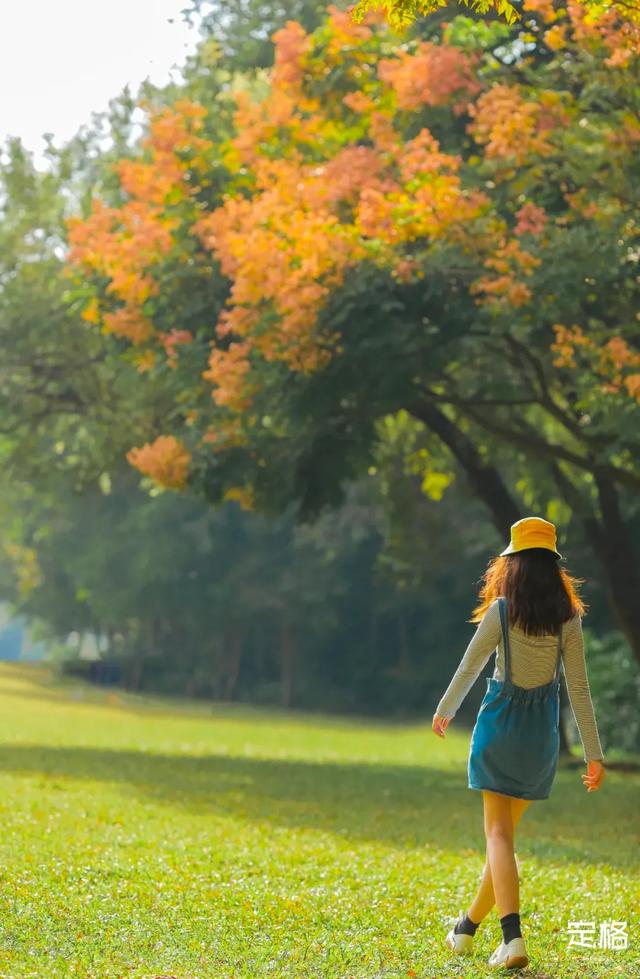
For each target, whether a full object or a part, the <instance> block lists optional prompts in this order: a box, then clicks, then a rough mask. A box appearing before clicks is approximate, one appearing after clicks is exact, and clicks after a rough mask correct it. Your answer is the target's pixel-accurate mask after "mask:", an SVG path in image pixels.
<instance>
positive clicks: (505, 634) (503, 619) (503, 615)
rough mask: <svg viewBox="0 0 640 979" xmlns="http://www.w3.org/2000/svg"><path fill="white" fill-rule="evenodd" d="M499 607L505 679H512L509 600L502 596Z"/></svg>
mask: <svg viewBox="0 0 640 979" xmlns="http://www.w3.org/2000/svg"><path fill="white" fill-rule="evenodd" d="M498 607H499V609H500V624H501V626H502V645H503V647H504V678H505V680H507V679H509V680H510V679H511V669H510V662H509V661H510V659H511V650H510V649H509V624H508V617H507V600H506V598H502V597H500V598H499V599H498Z"/></svg>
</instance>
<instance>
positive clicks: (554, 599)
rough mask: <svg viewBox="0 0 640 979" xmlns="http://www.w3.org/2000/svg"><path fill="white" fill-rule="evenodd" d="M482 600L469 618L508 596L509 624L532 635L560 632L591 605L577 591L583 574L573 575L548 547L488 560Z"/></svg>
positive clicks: (477, 619)
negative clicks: (562, 565)
mask: <svg viewBox="0 0 640 979" xmlns="http://www.w3.org/2000/svg"><path fill="white" fill-rule="evenodd" d="M481 580H482V586H481V588H480V594H479V600H478V604H477V605H476V607H475V609H474V610H473V615H472V616H471V618H470V619H469V620H468V621H469V622H480V620H481V619H482V617H483V616H484V614H485V612H486V611H487V608H488V607H489V605H490V604H491V602H493V600H494V599H496V598H498V596H500V595H504V597H505V598H506V599H507V608H508V616H509V625H512V626H513V625H519V626H520V628H521V629H522V631H523V632H525V633H526V634H528V635H531V636H543V635H547V634H548V633H553V634H555V635H557V633H558V631H559V629H560V626H561V625H562V623H563V622H567V621H568V620H569V619H570V618H572V617H573V616H574V615H575V614H576V612H579V613H580V615H584V612H585V608H587V607H588V606H586V605H585V603H584V602H583V601H582V599H581V598H580V596H579V595H578V586H579V585H580V584H582V583H583V582H584V578H574V576H573V575H572V574H570V573H569V572H568V571H567V570H566V569H565V568H562V567H560V564H559V559H558V558H557V557H555V555H554V554H553V552H552V551H549V550H547V549H546V548H545V547H528V548H526V549H525V550H523V551H516V552H515V553H514V554H504V555H499V556H498V557H494V558H492V559H491V560H490V561H489V564H488V565H487V569H486V571H485V572H484V574H483V576H482V579H481Z"/></svg>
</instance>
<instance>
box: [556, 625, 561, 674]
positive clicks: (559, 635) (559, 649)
mask: <svg viewBox="0 0 640 979" xmlns="http://www.w3.org/2000/svg"><path fill="white" fill-rule="evenodd" d="M561 658H562V622H561V623H560V628H559V629H558V655H557V657H556V671H555V673H554V680H557V679H558V677H559V676H560V660H561Z"/></svg>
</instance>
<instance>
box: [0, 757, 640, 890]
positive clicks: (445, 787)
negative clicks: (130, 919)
mask: <svg viewBox="0 0 640 979" xmlns="http://www.w3.org/2000/svg"><path fill="white" fill-rule="evenodd" d="M0 770H3V771H4V772H9V773H15V774H20V775H28V776H38V777H44V778H45V779H46V780H48V781H49V785H47V784H45V785H43V786H42V791H43V793H46V792H47V791H51V792H56V791H57V790H58V789H59V788H60V785H56V781H57V780H61V779H67V778H70V779H74V780H78V779H80V780H82V779H86V780H91V781H96V780H97V781H102V782H105V783H111V784H116V785H120V786H122V787H123V789H124V791H125V792H126V793H127V794H130V793H131V792H132V791H134V792H135V793H137V794H138V796H139V797H141V798H143V799H146V800H149V801H153V802H155V803H160V804H167V805H171V806H173V807H176V808H177V809H181V810H188V811H190V812H196V813H200V814H202V813H207V812H209V813H211V814H217V815H221V816H225V817H230V818H237V819H240V820H252V821H261V822H262V821H264V822H267V823H271V824H273V826H278V827H287V828H294V829H311V830H320V831H325V832H329V833H333V834H336V835H339V836H342V837H344V838H346V839H353V840H364V841H378V842H381V843H383V844H385V845H388V846H391V847H395V848H398V849H404V848H415V847H420V846H433V847H435V848H437V849H450V850H452V851H454V852H455V851H457V852H459V851H461V850H464V849H475V850H477V852H478V856H479V857H481V858H482V859H484V848H485V841H484V834H483V828H482V796H481V793H480V792H477V791H473V790H470V789H468V788H467V781H466V771H464V770H462V769H461V770H460V771H457V772H452V771H446V770H442V769H437V768H433V767H429V765H428V764H425V766H424V767H418V766H411V765H389V764H385V763H375V764H365V763H353V762H352V763H344V764H342V763H336V762H334V761H331V762H326V761H319V762H316V763H314V762H306V761H301V760H297V759H282V760H280V759H270V758H255V757H247V756H241V755H236V756H232V755H221V756H215V755H205V756H201V757H193V756H189V755H179V754H177V755H167V754H152V753H148V752H142V751H141V752H137V751H117V750H104V749H100V748H90V747H87V748H85V747H54V746H46V745H22V744H15V743H14V744H6V745H4V746H2V747H0ZM579 778H580V777H579V774H578V773H574V772H564V771H559V772H558V775H557V776H556V782H555V783H554V787H553V790H552V794H551V797H550V798H549V799H547V800H544V801H538V802H535V803H534V804H533V805H532V806H531V807H530V808H529V810H527V812H526V814H525V816H524V817H523V820H522V823H521V824H520V826H519V827H518V835H517V842H516V846H517V848H518V852H520V853H522V854H525V853H527V852H528V853H530V854H531V855H533V856H535V857H537V858H540V859H554V860H557V861H566V860H571V861H575V862H580V863H588V864H591V865H594V864H599V863H601V864H606V865H609V866H612V867H619V868H621V869H622V870H624V871H625V872H627V873H629V872H631V871H633V868H634V866H635V867H636V868H637V862H638V856H637V854H638V824H637V802H638V796H639V794H640V784H639V780H638V779H636V778H633V777H629V776H626V777H625V776H611V775H610V776H609V779H608V782H607V783H605V786H603V788H602V789H600V790H599V791H598V792H594V793H587V792H586V790H585V789H584V787H583V785H582V783H581V782H580V780H579ZM583 794H584V797H583ZM613 814H615V819H614V818H613ZM634 872H637V871H634Z"/></svg>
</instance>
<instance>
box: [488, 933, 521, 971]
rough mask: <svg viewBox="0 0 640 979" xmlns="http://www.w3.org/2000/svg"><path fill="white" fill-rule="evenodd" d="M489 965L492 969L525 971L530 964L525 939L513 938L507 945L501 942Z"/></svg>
mask: <svg viewBox="0 0 640 979" xmlns="http://www.w3.org/2000/svg"><path fill="white" fill-rule="evenodd" d="M488 964H489V966H490V967H491V968H492V969H503V968H504V969H524V967H525V966H526V965H528V964H529V956H528V955H527V949H526V946H525V944H524V938H512V939H511V941H510V942H508V943H507V944H506V945H505V943H504V941H502V942H500V945H499V946H498V948H497V949H496V950H495V952H493V953H492V954H491V956H490V957H489V962H488Z"/></svg>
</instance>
